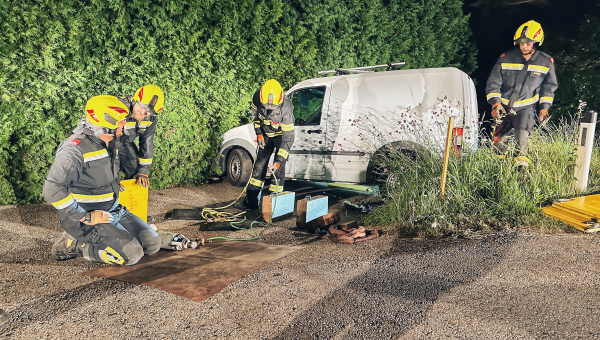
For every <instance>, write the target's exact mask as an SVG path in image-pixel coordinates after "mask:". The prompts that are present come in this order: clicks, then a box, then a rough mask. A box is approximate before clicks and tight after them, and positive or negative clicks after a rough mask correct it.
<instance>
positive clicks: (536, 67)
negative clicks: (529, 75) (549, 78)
mask: <svg viewBox="0 0 600 340" xmlns="http://www.w3.org/2000/svg"><path fill="white" fill-rule="evenodd" d="M527 71H535V72H540V73H543V74H546V73H548V71H550V69H549V68H548V67H544V66H540V65H529V67H527Z"/></svg>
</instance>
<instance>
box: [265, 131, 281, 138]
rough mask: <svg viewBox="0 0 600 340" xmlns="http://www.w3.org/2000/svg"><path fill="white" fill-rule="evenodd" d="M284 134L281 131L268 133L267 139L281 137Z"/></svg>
mask: <svg viewBox="0 0 600 340" xmlns="http://www.w3.org/2000/svg"><path fill="white" fill-rule="evenodd" d="M282 133H283V132H281V131H277V132H267V137H276V136H281V134H282Z"/></svg>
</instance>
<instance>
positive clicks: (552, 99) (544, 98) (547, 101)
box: [540, 97, 554, 104]
mask: <svg viewBox="0 0 600 340" xmlns="http://www.w3.org/2000/svg"><path fill="white" fill-rule="evenodd" d="M553 101H554V97H542V98H540V103H548V104H552V102H553Z"/></svg>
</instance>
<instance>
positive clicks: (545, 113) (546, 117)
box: [539, 109, 550, 126]
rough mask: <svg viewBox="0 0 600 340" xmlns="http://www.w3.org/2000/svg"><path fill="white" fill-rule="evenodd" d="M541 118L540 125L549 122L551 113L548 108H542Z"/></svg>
mask: <svg viewBox="0 0 600 340" xmlns="http://www.w3.org/2000/svg"><path fill="white" fill-rule="evenodd" d="M539 118H540V126H544V125H546V123H548V120H549V119H550V115H549V114H548V109H542V110H540V117H539Z"/></svg>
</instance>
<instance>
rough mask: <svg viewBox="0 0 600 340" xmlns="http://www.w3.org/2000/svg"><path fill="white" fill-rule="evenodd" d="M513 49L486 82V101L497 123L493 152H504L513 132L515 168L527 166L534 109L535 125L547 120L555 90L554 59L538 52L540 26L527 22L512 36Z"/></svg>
mask: <svg viewBox="0 0 600 340" xmlns="http://www.w3.org/2000/svg"><path fill="white" fill-rule="evenodd" d="M513 41H514V44H515V45H516V46H517V48H515V49H513V50H511V51H508V52H506V53H503V54H502V55H501V56H500V58H498V61H497V62H496V64H495V65H494V68H493V69H492V72H491V74H490V76H489V78H488V80H487V85H486V95H487V101H488V103H490V105H492V117H493V118H494V119H496V121H497V122H498V123H499V125H498V126H497V128H496V130H495V132H494V136H493V137H494V146H495V149H496V152H497V153H499V154H500V155H504V154H505V153H506V151H507V143H508V139H509V135H508V134H509V132H510V131H511V130H512V129H514V137H515V140H516V142H517V146H516V150H517V152H518V154H517V155H516V157H515V161H516V164H517V165H523V166H527V165H529V162H530V160H529V158H527V156H526V154H527V142H528V140H529V135H530V133H531V131H532V130H533V127H534V125H535V116H536V114H535V113H536V106H538V107H539V115H538V117H539V123H540V125H543V124H544V123H545V122H546V121H547V120H548V119H549V114H548V110H549V109H550V106H552V101H553V100H554V92H555V91H556V89H557V88H558V82H557V80H556V73H555V72H554V59H553V58H552V57H550V56H549V55H548V54H546V53H544V52H542V51H540V50H539V47H540V46H541V45H542V43H543V42H544V31H543V30H542V26H541V25H540V24H539V23H537V22H535V21H533V20H530V21H528V22H526V23H524V24H523V25H521V26H520V27H519V28H518V29H517V31H516V32H515V35H514V39H513Z"/></svg>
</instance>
